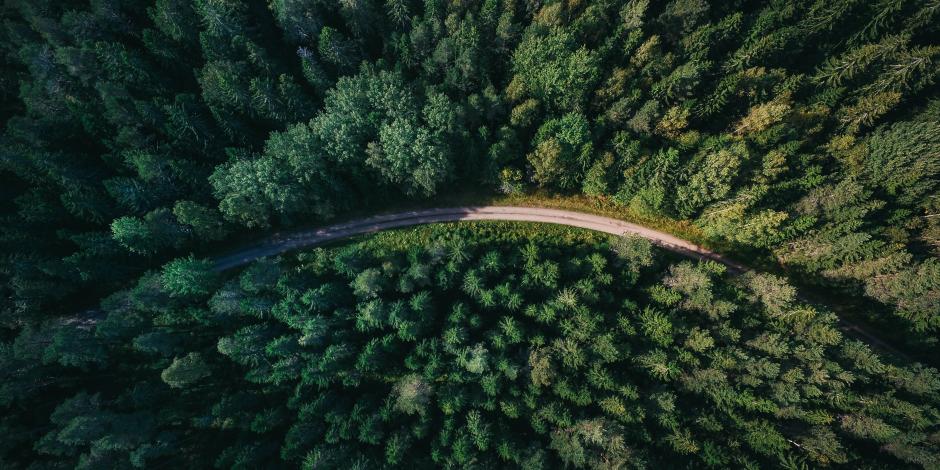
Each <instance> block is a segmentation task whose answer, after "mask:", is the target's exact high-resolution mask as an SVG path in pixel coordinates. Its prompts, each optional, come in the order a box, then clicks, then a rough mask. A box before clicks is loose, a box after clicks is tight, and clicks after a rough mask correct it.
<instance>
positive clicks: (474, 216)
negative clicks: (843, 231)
mask: <svg viewBox="0 0 940 470" xmlns="http://www.w3.org/2000/svg"><path fill="white" fill-rule="evenodd" d="M569 206H570V203H569ZM477 220H495V221H515V222H536V223H550V224H558V225H565V226H570V227H578V228H582V229H587V230H593V231H598V232H603V233H609V234H612V235H624V234H633V235H636V236H640V237H643V238H646V239H648V240H650V242H652V243H653V244H654V245H657V246H659V247H662V248H664V249H666V250H669V251H672V252H675V253H679V254H682V255H685V256H690V257H694V258H698V259H703V260H705V259H707V260H712V261H716V262H719V263H722V264H724V265H726V266H728V268H729V270H730V271H732V272H735V273H739V274H740V273H744V272H746V271H749V270H751V268H749V267H747V266H745V265H743V264H741V263H738V262H736V261H734V260H731V259H730V258H728V257H726V256H724V255H721V254H718V253H716V252H714V251H711V250H710V249H707V248H704V247H702V246H700V245H698V244H696V243H693V242H691V241H688V240H685V239H682V238H679V237H677V236H675V235H672V234H670V233H666V232H665V231H661V230H657V229H654V228H650V227H646V226H643V225H639V224H636V223H631V222H626V221H623V220H620V219H617V218H612V217H606V216H601V215H593V214H588V213H584V212H576V211H572V210H563V209H554V208H546V207H523V206H505V205H489V206H463V207H449V208H434V209H415V210H408V211H402V212H394V213H389V214H383V215H377V216H371V217H364V218H359V219H354V220H351V221H347V222H343V223H338V224H334V225H330V226H326V227H321V228H315V229H309V230H300V231H295V232H289V233H283V234H282V233H275V234H273V235H270V236H268V237H267V238H265V239H263V240H262V241H260V242H257V243H255V244H252V245H249V246H245V247H242V248H239V249H236V250H235V251H233V252H230V253H228V254H226V255H223V256H220V257H217V258H215V267H216V269H217V270H220V271H222V270H227V269H231V268H235V267H238V266H242V265H245V264H247V263H250V262H252V261H254V260H256V259H259V258H264V257H267V256H275V255H278V254H281V253H285V252H288V251H292V250H296V249H300V248H304V247H311V246H316V245H319V244H323V243H327V242H330V241H334V240H338V239H343V238H349V237H352V236H356V235H363V234H369V233H375V232H380V231H383V230H389V229H395V228H401V227H409V226H415V225H425V224H434V223H442V222H456V221H477ZM672 228H675V227H672ZM670 231H673V232H675V230H670ZM803 300H805V298H804V299H803ZM839 318H840V321H839V325H840V328H841V329H842V331H843V332H844V333H845V334H848V335H850V336H853V337H855V338H857V339H860V340H862V341H864V342H866V343H868V344H869V345H871V346H873V347H875V348H877V349H880V350H882V351H886V352H890V353H892V354H894V355H895V356H896V357H898V358H900V359H903V360H910V357H909V356H908V355H907V354H905V353H904V352H902V351H900V350H898V349H897V348H895V347H893V346H891V345H890V344H889V343H887V342H886V341H883V340H882V339H880V338H879V337H878V336H876V335H875V334H873V333H872V332H871V331H870V328H867V327H866V326H865V325H863V324H861V323H859V322H856V321H853V320H851V319H847V318H845V317H844V316H841V315H840V317H839Z"/></svg>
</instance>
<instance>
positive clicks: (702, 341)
mask: <svg viewBox="0 0 940 470" xmlns="http://www.w3.org/2000/svg"><path fill="white" fill-rule="evenodd" d="M561 233H562V229H554V230H553V229H550V228H549V229H546V228H544V227H542V228H540V229H539V230H535V231H526V230H524V229H523V228H514V229H505V228H503V229H498V228H496V227H494V226H492V225H490V224H486V223H481V224H476V225H460V226H456V227H450V228H441V227H429V228H425V229H422V230H416V231H404V232H391V233H385V234H382V235H380V236H377V237H373V238H370V239H366V240H363V241H359V242H355V243H352V244H348V245H346V246H338V247H332V248H327V249H318V250H316V251H315V252H313V253H304V254H301V255H299V256H297V257H285V258H282V259H279V260H262V261H259V262H257V263H255V264H253V265H251V266H249V267H247V268H245V269H244V270H243V271H242V272H241V273H239V274H233V275H228V276H226V277H227V280H224V282H215V281H213V282H211V283H210V282H208V281H207V280H206V279H204V278H203V277H202V276H204V275H206V273H209V272H211V270H210V268H211V265H208V264H207V263H205V262H200V261H198V260H196V259H194V258H185V259H181V260H177V261H175V262H173V263H171V264H170V265H168V266H167V268H166V270H165V272H164V273H163V274H162V275H157V276H151V277H150V278H144V279H142V280H141V282H140V283H139V285H138V286H137V287H136V288H134V289H132V290H130V291H126V292H122V293H119V294H117V295H116V296H115V298H114V299H112V300H110V301H109V302H108V303H107V304H106V305H105V306H104V307H103V308H104V309H105V312H104V313H105V314H106V315H107V320H106V321H104V322H100V323H97V324H94V325H92V326H90V327H87V328H88V329H83V328H85V327H82V328H75V327H74V326H68V327H65V326H64V325H63V326H62V327H54V328H51V329H35V330H30V333H29V335H21V337H20V338H18V339H17V341H16V343H15V344H14V347H13V348H12V350H0V352H2V353H3V355H2V356H0V358H2V360H3V361H4V362H3V364H5V365H14V364H15V365H16V366H15V367H16V368H17V370H18V371H19V372H17V373H16V374H14V375H13V377H12V381H9V382H6V383H5V384H4V388H3V389H2V391H3V395H2V396H3V397H4V398H5V400H11V401H12V402H14V403H26V402H27V401H24V400H26V398H25V397H26V396H27V395H23V394H21V393H20V392H16V389H17V387H21V386H24V385H26V386H28V385H29V384H30V383H31V381H32V380H34V378H33V376H31V375H29V374H27V373H26V371H29V370H31V369H30V367H27V366H26V364H33V365H32V366H31V367H32V368H34V369H32V370H35V368H36V367H61V366H65V367H74V368H76V370H77V371H79V372H80V373H81V374H98V373H100V372H99V371H113V372H114V373H115V374H114V375H113V376H112V378H111V379H110V382H108V384H107V385H106V389H107V390H108V391H109V392H110V393H108V394H104V393H101V394H98V393H97V392H95V390H97V388H95V387H94V386H93V385H89V386H87V387H89V388H90V389H89V390H88V391H87V392H85V393H82V394H77V395H75V396H73V397H72V398H71V399H66V400H65V401H60V402H59V404H58V406H57V407H56V408H55V409H54V410H53V411H51V419H49V421H50V422H51V427H50V428H49V429H48V430H47V431H44V432H45V433H46V434H45V436H40V437H41V438H39V437H37V439H39V440H38V441H37V442H38V443H37V444H36V445H35V447H34V448H35V449H36V452H37V454H36V455H39V456H41V458H44V459H48V460H49V461H56V462H62V463H70V464H72V463H74V464H78V463H80V462H84V461H86V460H88V459H93V458H95V457H96V456H97V455H99V453H101V452H103V451H104V450H105V449H107V454H108V455H110V458H111V459H112V460H113V461H115V462H125V463H130V464H131V465H136V464H134V463H133V462H138V464H140V463H141V462H152V461H155V460H160V459H163V460H165V461H168V462H174V463H180V464H181V465H185V464H189V463H193V462H197V463H201V462H223V463H225V464H226V465H235V466H238V465H245V466H254V465H255V464H256V463H258V462H262V461H264V462H269V463H270V462H276V463H277V464H278V465H284V466H298V465H305V466H313V467H316V466H320V465H350V464H352V465H354V466H357V465H358V466H361V467H364V468H371V467H373V466H381V465H383V464H382V463H381V462H385V464H388V465H418V466H453V465H463V464H466V463H467V462H479V463H480V464H481V465H485V466H500V465H519V466H526V465H532V464H533V462H543V464H544V463H546V462H552V461H555V462H560V463H563V464H565V465H569V466H572V467H578V468H623V467H625V466H663V467H670V466H682V467H685V466H694V465H711V464H721V463H724V464H730V462H750V463H751V464H752V465H756V466H768V467H773V466H775V465H777V464H778V463H779V462H781V461H784V462H805V463H807V464H812V465H821V466H822V465H856V464H857V465H865V464H874V465H882V464H883V465H901V466H904V465H919V464H925V465H928V466H929V465H930V464H931V463H932V462H935V461H936V458H937V457H936V456H937V455H938V454H940V449H938V448H937V445H936V443H935V442H933V440H931V438H930V435H929V433H930V432H931V430H932V429H933V428H935V427H936V426H937V416H936V413H935V412H934V408H935V407H936V400H937V393H938V392H940V375H938V374H937V372H936V371H935V370H933V369H929V368H924V367H922V366H920V365H913V366H897V365H894V364H893V363H891V362H890V361H889V360H888V358H886V357H882V356H880V355H879V354H876V353H875V352H873V351H872V350H870V349H869V348H868V347H867V346H865V345H864V344H863V343H859V342H857V341H850V340H845V339H843V337H842V336H841V335H840V334H839V333H838V330H837V329H836V328H835V323H834V322H835V319H834V317H833V316H831V315H826V314H824V313H823V312H817V311H814V310H813V309H812V308H811V307H809V306H807V305H804V304H802V302H801V301H800V300H799V299H797V298H796V295H795V291H794V289H793V288H792V287H790V286H789V285H787V284H786V283H785V281H784V280H783V279H782V278H779V277H775V276H771V275H767V274H757V273H750V274H746V275H743V276H742V277H740V278H738V277H730V276H729V275H727V274H726V273H725V272H724V269H723V266H721V265H718V264H716V263H711V262H701V263H697V264H693V263H690V262H682V263H678V264H672V265H668V264H669V263H667V262H666V260H657V259H656V257H657V256H658V255H660V253H659V252H658V251H656V250H653V249H652V248H651V247H650V246H649V244H648V242H645V244H644V242H640V241H638V240H636V239H633V238H630V237H624V238H618V239H614V240H608V239H607V238H606V237H605V236H601V235H597V234H591V233H587V232H574V233H572V234H570V235H568V237H569V238H568V239H567V240H566V239H565V237H563V236H560V234H561ZM611 244H612V245H613V249H611V248H612V247H611ZM416 266H418V267H423V268H422V269H419V268H416ZM549 266H551V268H549ZM665 266H668V267H665ZM424 269H426V270H427V272H428V273H433V272H445V273H450V274H449V275H448V276H447V277H440V278H434V277H433V276H432V277H427V276H424V275H422V274H420V272H421V271H423V270H424ZM543 270H548V271H551V272H552V274H551V275H548V277H550V279H547V278H546V274H545V273H544V272H542V271H543ZM615 275H616V276H615ZM620 276H625V277H629V278H630V279H632V281H631V282H622V283H618V282H613V281H612V279H615V278H619V277H620ZM421 279H425V280H424V281H422V280H421ZM605 279H606V280H605ZM406 280H407V282H406ZM220 281H223V280H220ZM194 286H196V287H198V288H195V287H194ZM513 297H515V298H516V300H510V299H511V298H513ZM510 304H511V305H513V306H511V307H510V306H509V305H510ZM57 328H59V329H57ZM63 328H64V329H63ZM47 338H48V339H47ZM121 338H126V341H123V340H121ZM37 359H41V360H38V361H37ZM56 364H59V365H58V366H57V365H56ZM37 372H38V371H37ZM158 375H159V377H157V376H158ZM43 419H47V418H46V417H43ZM7 422H9V423H11V424H13V425H19V422H18V421H12V420H9V419H7ZM183 436H185V438H186V439H188V442H190V443H191V445H192V446H193V447H191V448H180V447H174V446H177V445H178V443H179V439H181V438H182V437H183ZM220 436H227V437H226V439H220ZM117 443H120V445H118V444H117ZM872 446H875V447H876V448H879V449H882V451H881V452H876V453H873V452H871V451H870V449H871V448H872ZM172 448H175V449H177V450H176V451H175V452H168V449H172Z"/></svg>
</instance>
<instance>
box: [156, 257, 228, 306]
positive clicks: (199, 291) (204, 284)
mask: <svg viewBox="0 0 940 470" xmlns="http://www.w3.org/2000/svg"><path fill="white" fill-rule="evenodd" d="M160 281H161V284H162V286H163V288H164V289H166V290H167V292H169V294H170V295H171V296H174V297H206V296H208V295H209V294H211V293H212V292H213V291H214V290H215V288H216V287H217V285H218V281H219V275H218V273H216V272H215V271H214V269H213V265H212V262H211V261H209V260H206V259H196V258H195V257H194V256H192V255H190V256H189V257H187V258H178V259H175V260H173V261H171V262H169V263H167V264H166V265H164V266H163V271H162V273H161V276H160Z"/></svg>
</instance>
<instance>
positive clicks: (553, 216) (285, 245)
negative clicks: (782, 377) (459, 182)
mask: <svg viewBox="0 0 940 470" xmlns="http://www.w3.org/2000/svg"><path fill="white" fill-rule="evenodd" d="M461 220H501V221H516V222H541V223H549V224H559V225H568V226H571V227H580V228H584V229H588V230H594V231H598V232H604V233H609V234H613V235H624V234H633V235H638V236H641V237H643V238H646V239H648V240H649V241H651V242H652V243H653V244H655V245H657V246H660V247H663V248H665V249H667V250H670V251H674V252H677V253H681V254H683V255H686V256H691V257H695V258H699V259H710V260H713V261H717V262H719V263H722V264H724V265H726V266H728V267H729V269H730V270H731V271H734V272H744V271H747V268H746V267H745V266H743V265H741V264H738V263H735V262H734V261H731V260H729V259H727V258H725V257H723V256H721V255H719V254H717V253H714V252H712V251H709V250H706V249H705V248H702V247H700V246H698V245H695V244H693V243H690V242H687V241H685V240H683V239H681V238H677V237H674V236H672V235H670V234H668V233H665V232H660V231H658V230H653V229H650V228H646V227H643V226H641V225H636V224H631V223H629V222H624V221H622V220H617V219H612V218H610V217H601V216H597V215H590V214H584V213H581V212H572V211H566V210H559V209H543V208H538V207H512V206H483V207H449V208H441V209H426V210H416V211H409V212H397V213H394V214H387V215H380V216H375V217H369V218H365V219H357V220H354V221H351V222H346V223H342V224H336V225H330V226H328V227H322V228H318V229H312V230H304V231H299V232H293V233H291V234H287V235H275V236H272V237H270V238H267V239H265V240H264V241H262V242H261V243H259V244H256V245H254V246H250V247H246V248H243V249H240V250H238V251H236V252H234V253H230V254H228V255H225V256H222V257H219V258H216V264H215V267H216V270H219V271H223V270H226V269H231V268H234V267H238V266H241V265H244V264H247V263H250V262H251V261H254V260H255V259H258V258H263V257H265V256H273V255H277V254H280V253H284V252H287V251H291V250H295V249H298V248H303V247H308V246H314V245H318V244H320V243H324V242H328V241H331V240H336V239H341V238H347V237H351V236H354V235H361V234H366V233H373V232H379V231H382V230H388V229H392V228H398V227H407V226H411V225H424V224H434V223H440V222H456V221H461Z"/></svg>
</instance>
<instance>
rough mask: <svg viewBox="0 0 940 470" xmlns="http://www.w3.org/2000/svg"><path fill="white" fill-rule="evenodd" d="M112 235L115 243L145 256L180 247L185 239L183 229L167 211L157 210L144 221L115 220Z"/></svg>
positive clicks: (134, 219)
mask: <svg viewBox="0 0 940 470" xmlns="http://www.w3.org/2000/svg"><path fill="white" fill-rule="evenodd" d="M111 234H112V236H113V237H114V240H115V241H117V242H118V243H120V244H121V245H123V246H124V247H125V248H127V249H128V250H130V251H132V252H134V253H138V254H143V255H152V254H155V253H158V252H160V251H163V250H166V249H169V248H175V247H179V246H180V245H181V243H182V239H183V238H182V237H183V230H182V228H181V227H180V226H179V224H178V223H177V221H176V220H175V218H174V217H173V216H172V214H171V213H170V211H168V210H166V209H157V210H155V211H153V212H150V213H148V214H147V215H146V216H144V217H143V218H142V219H141V218H138V217H121V218H118V219H115V220H114V221H113V222H111Z"/></svg>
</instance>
